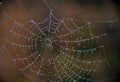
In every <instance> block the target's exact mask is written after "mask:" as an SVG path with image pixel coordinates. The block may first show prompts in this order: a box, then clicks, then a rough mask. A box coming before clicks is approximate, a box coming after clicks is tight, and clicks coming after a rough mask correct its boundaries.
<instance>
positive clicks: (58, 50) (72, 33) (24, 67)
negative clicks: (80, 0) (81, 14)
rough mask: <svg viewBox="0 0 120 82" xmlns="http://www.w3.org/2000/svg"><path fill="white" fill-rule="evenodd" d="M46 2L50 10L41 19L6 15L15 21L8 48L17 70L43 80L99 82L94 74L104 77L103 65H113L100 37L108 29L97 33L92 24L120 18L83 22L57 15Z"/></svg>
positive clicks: (105, 22)
mask: <svg viewBox="0 0 120 82" xmlns="http://www.w3.org/2000/svg"><path fill="white" fill-rule="evenodd" d="M43 1H44V3H45V4H46V5H47V7H48V8H49V10H50V12H49V14H48V16H47V17H46V18H45V19H44V20H43V21H41V22H36V21H35V20H29V21H27V22H25V23H24V24H21V23H19V22H18V21H16V20H15V19H13V18H12V17H11V16H9V15H7V14H6V15H5V16H6V17H7V18H9V19H10V20H11V21H12V22H13V25H12V28H11V29H10V30H9V36H6V39H5V41H6V44H5V49H6V51H7V52H8V54H9V55H10V56H11V59H12V61H13V62H14V63H15V65H16V66H17V67H18V69H19V70H20V71H21V72H22V73H23V74H24V75H25V76H26V77H28V78H29V79H35V80H40V81H41V82H97V81H96V80H94V78H93V77H94V76H96V75H97V74H99V73H100V74H102V75H103V77H104V71H105V70H104V69H105V68H104V67H103V66H106V68H107V70H108V69H111V65H110V64H109V62H108V59H107V53H106V50H105V46H104V45H103V44H102V43H101V42H100V40H101V38H103V37H105V36H106V35H107V34H106V33H107V31H108V30H107V31H105V32H102V33H100V34H99V33H98V34H97V33H94V32H93V27H96V28H97V27H99V26H100V25H101V27H102V26H103V27H107V29H110V28H111V26H112V25H113V24H114V23H116V22H119V20H114V21H100V22H99V21H96V22H87V23H81V22H80V21H79V20H76V19H73V18H58V17H57V16H55V14H54V11H53V9H52V8H51V7H50V6H49V4H48V3H47V2H46V1H45V0H43ZM0 50H3V48H1V49H0ZM109 79H110V78H109ZM99 80H100V81H99ZM99 80H98V82H102V80H101V78H100V79H99ZM103 80H105V79H103Z"/></svg>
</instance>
